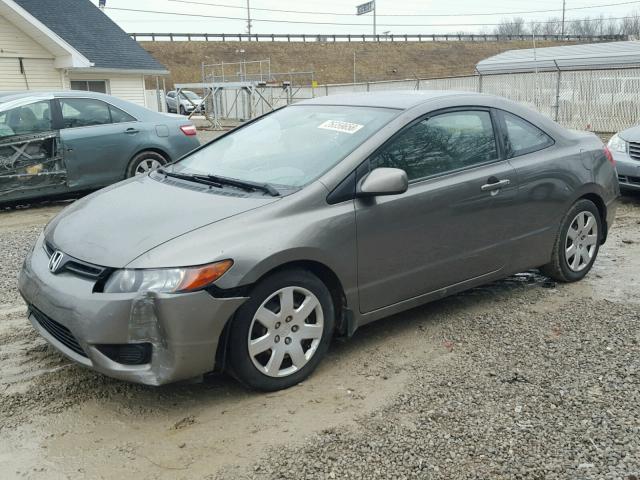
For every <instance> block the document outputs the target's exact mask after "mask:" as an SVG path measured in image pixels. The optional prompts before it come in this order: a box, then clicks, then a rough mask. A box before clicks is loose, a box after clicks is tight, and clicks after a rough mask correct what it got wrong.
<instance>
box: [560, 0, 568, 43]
mask: <svg viewBox="0 0 640 480" xmlns="http://www.w3.org/2000/svg"><path fill="white" fill-rule="evenodd" d="M566 3H567V0H562V28H561V32H560V33H561V35H563V36H564V12H565V10H566Z"/></svg>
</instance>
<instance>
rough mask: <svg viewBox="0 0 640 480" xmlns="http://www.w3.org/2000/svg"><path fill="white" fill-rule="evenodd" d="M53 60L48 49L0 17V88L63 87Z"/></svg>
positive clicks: (38, 88)
mask: <svg viewBox="0 0 640 480" xmlns="http://www.w3.org/2000/svg"><path fill="white" fill-rule="evenodd" d="M20 58H22V68H20ZM53 62H54V57H53V55H52V54H51V53H50V52H48V51H47V50H45V49H44V48H43V47H42V46H41V45H40V44H38V43H37V42H36V41H34V40H33V39H32V38H31V37H29V36H28V35H26V34H25V33H23V32H22V31H21V30H19V29H18V28H16V27H15V26H13V25H12V24H11V23H9V21H7V19H6V18H4V17H2V16H0V91H14V90H27V89H29V90H59V89H61V88H63V86H64V84H63V79H62V76H61V72H60V70H58V69H56V68H55V67H54V66H53Z"/></svg>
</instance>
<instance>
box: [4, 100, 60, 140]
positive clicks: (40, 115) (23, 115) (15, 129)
mask: <svg viewBox="0 0 640 480" xmlns="http://www.w3.org/2000/svg"><path fill="white" fill-rule="evenodd" d="M52 128H53V127H52V125H51V108H50V102H49V100H44V101H41V102H34V103H30V104H29V105H23V106H21V107H16V108H12V109H10V110H6V111H4V112H1V113H0V138H2V137H9V136H12V135H25V134H31V133H41V132H48V131H50V130H52Z"/></svg>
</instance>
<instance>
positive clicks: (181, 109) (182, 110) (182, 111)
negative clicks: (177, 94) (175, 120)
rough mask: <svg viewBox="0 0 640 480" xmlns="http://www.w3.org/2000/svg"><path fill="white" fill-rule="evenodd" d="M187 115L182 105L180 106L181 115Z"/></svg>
mask: <svg viewBox="0 0 640 480" xmlns="http://www.w3.org/2000/svg"><path fill="white" fill-rule="evenodd" d="M186 114H187V111H186V110H185V108H184V107H183V106H182V105H180V115H186Z"/></svg>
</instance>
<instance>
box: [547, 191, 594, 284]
mask: <svg viewBox="0 0 640 480" xmlns="http://www.w3.org/2000/svg"><path fill="white" fill-rule="evenodd" d="M580 213H587V214H591V215H592V216H593V217H594V218H595V221H596V225H597V232H596V235H597V238H596V242H595V246H594V250H593V255H592V257H591V259H590V260H589V261H588V262H585V263H584V266H583V267H582V268H581V269H580V270H579V271H575V270H573V269H571V268H570V266H569V260H570V259H571V258H573V257H569V260H568V259H567V253H566V252H567V250H566V248H567V247H566V245H567V242H569V240H568V238H567V233H568V232H569V228H571V227H572V224H573V223H574V219H575V218H576V217H577V216H578V214H580ZM602 234H603V224H602V218H601V216H600V211H599V210H598V207H596V206H595V204H594V203H593V202H592V201H591V200H586V199H581V200H578V201H577V202H576V203H574V204H573V206H572V207H571V208H570V209H569V211H568V212H567V214H566V215H565V216H564V219H563V220H562V222H561V224H560V229H559V230H558V234H557V236H556V241H555V242H554V244H553V252H552V254H551V261H550V262H549V263H548V264H546V265H544V266H543V267H541V268H540V271H541V272H542V273H543V274H544V275H546V276H548V277H550V278H552V279H553V280H556V281H558V282H565V283H568V282H577V281H578V280H582V279H583V278H584V277H585V275H586V274H587V273H589V271H590V270H591V267H593V263H594V262H595V260H596V258H597V256H598V251H599V250H600V244H601V242H602Z"/></svg>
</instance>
